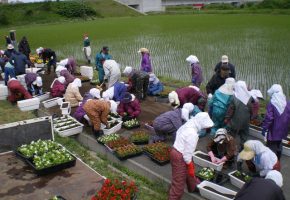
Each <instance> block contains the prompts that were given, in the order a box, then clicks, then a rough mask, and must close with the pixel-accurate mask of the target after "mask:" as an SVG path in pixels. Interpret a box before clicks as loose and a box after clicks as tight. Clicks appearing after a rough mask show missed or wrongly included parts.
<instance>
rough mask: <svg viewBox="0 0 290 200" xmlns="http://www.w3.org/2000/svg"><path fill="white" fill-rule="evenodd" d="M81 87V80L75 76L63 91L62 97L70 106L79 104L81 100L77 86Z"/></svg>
mask: <svg viewBox="0 0 290 200" xmlns="http://www.w3.org/2000/svg"><path fill="white" fill-rule="evenodd" d="M80 87H82V81H81V80H80V79H79V78H76V79H75V80H74V81H73V82H72V83H70V84H69V85H68V87H67V89H66V91H65V94H64V99H65V101H66V102H69V103H70V106H71V107H77V106H79V102H81V101H82V100H83V97H82V95H81V94H80V90H79V88H80Z"/></svg>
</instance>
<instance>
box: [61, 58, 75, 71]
mask: <svg viewBox="0 0 290 200" xmlns="http://www.w3.org/2000/svg"><path fill="white" fill-rule="evenodd" d="M58 64H59V65H61V66H64V67H65V68H66V69H67V70H68V71H69V72H70V73H71V74H75V73H76V71H77V62H76V60H75V59H74V58H73V57H69V58H66V59H63V60H61V61H60V62H59V63H58Z"/></svg>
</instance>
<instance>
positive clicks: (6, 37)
mask: <svg viewBox="0 0 290 200" xmlns="http://www.w3.org/2000/svg"><path fill="white" fill-rule="evenodd" d="M4 39H5V42H6V46H7V45H9V44H11V39H10V37H9V36H7V35H6V36H4Z"/></svg>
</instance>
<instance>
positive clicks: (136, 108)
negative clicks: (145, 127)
mask: <svg viewBox="0 0 290 200" xmlns="http://www.w3.org/2000/svg"><path fill="white" fill-rule="evenodd" d="M117 112H118V113H119V115H121V116H122V117H130V118H136V117H138V116H139V115H140V113H141V107H140V102H139V101H138V99H136V98H135V96H134V95H133V94H130V93H129V92H126V93H125V95H124V99H123V100H122V101H121V103H120V104H119V106H118V110H117Z"/></svg>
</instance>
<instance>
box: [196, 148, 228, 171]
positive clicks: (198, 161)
mask: <svg viewBox="0 0 290 200" xmlns="http://www.w3.org/2000/svg"><path fill="white" fill-rule="evenodd" d="M196 154H203V155H207V154H206V153H204V152H202V151H196V152H194V154H193V157H192V158H193V161H194V163H195V164H197V165H199V166H202V167H210V168H213V169H215V170H216V171H221V170H222V169H223V165H224V163H220V164H215V163H212V162H209V161H207V160H205V159H202V158H200V157H198V156H196Z"/></svg>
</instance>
